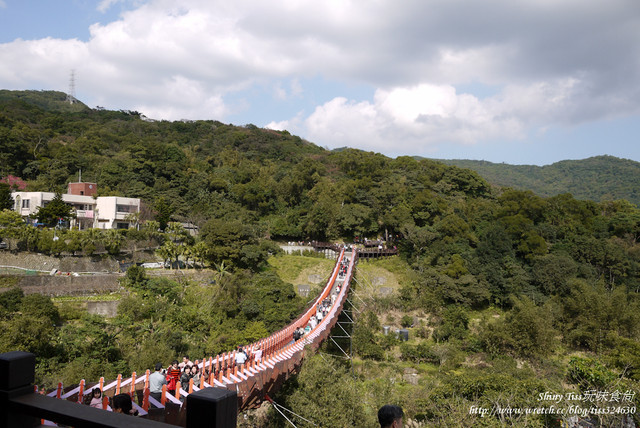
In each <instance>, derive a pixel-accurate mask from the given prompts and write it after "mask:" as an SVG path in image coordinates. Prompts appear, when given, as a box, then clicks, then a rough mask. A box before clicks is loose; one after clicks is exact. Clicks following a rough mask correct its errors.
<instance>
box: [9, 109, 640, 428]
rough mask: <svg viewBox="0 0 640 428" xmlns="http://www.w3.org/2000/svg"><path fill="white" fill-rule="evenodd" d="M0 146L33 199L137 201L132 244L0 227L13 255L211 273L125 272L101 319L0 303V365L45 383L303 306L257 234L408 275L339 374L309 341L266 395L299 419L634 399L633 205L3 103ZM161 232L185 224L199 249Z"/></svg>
mask: <svg viewBox="0 0 640 428" xmlns="http://www.w3.org/2000/svg"><path fill="white" fill-rule="evenodd" d="M0 145H1V147H2V150H1V151H0V153H1V156H2V157H3V158H2V164H1V165H2V168H4V169H3V170H2V171H1V172H2V174H3V175H7V174H12V175H16V176H20V177H22V178H23V179H25V180H26V181H27V184H28V186H29V189H31V190H48V191H52V190H58V191H60V190H62V189H63V188H64V186H65V185H66V183H67V181H68V180H70V179H72V178H73V177H74V174H76V169H77V168H82V171H83V177H85V178H86V179H87V180H91V181H95V182H97V183H98V188H99V191H100V193H101V194H103V195H105V194H119V195H123V196H131V197H140V198H142V199H143V201H144V202H145V206H146V207H147V209H145V210H143V212H142V214H141V216H140V218H139V219H137V220H138V221H139V222H140V224H141V230H139V231H138V230H128V231H107V232H102V231H88V232H84V231H83V232H80V231H74V230H71V231H57V233H59V235H58V236H60V239H58V240H57V241H53V239H52V236H53V231H52V230H48V229H42V230H39V229H34V228H30V227H24V226H21V225H20V224H19V219H17V218H16V214H15V213H12V212H10V211H2V212H0V226H2V228H0V234H1V236H2V237H7V238H10V239H11V240H12V241H11V242H12V248H11V249H12V250H15V251H39V252H44V253H48V254H53V255H60V254H69V255H72V254H80V253H83V254H94V253H96V252H101V253H108V254H112V255H113V254H118V253H119V252H121V250H122V249H123V248H124V247H127V248H128V249H131V248H133V251H134V252H135V251H136V248H140V247H153V246H157V247H159V250H158V254H159V255H160V257H161V258H162V259H164V260H166V261H170V262H177V261H178V260H182V261H193V262H194V263H193V264H192V266H194V267H196V266H197V267H198V268H200V267H206V266H208V267H211V268H213V269H212V270H211V271H209V278H208V281H201V282H193V283H192V282H188V281H184V280H179V281H177V280H175V279H174V278H167V277H158V276H150V275H148V274H147V272H146V271H144V270H143V269H141V268H137V267H135V268H131V269H129V271H128V272H127V275H126V277H125V279H124V280H123V285H124V286H125V288H126V290H127V293H126V295H125V296H124V297H123V298H122V300H121V301H120V305H119V308H118V316H117V317H116V318H114V319H111V320H106V319H104V318H101V317H95V316H93V317H90V316H87V315H82V314H79V313H78V311H73V310H69V308H65V307H60V308H57V307H55V306H52V305H51V304H50V302H49V301H48V299H46V298H35V297H30V296H26V297H25V296H22V294H21V293H20V292H18V291H15V290H11V291H9V292H6V293H3V294H0V311H1V312H0V316H1V321H0V322H1V323H2V325H1V326H0V327H1V328H0V332H1V333H0V351H2V350H9V349H26V350H31V351H34V352H36V353H37V354H38V355H39V356H40V358H41V359H40V361H41V364H40V366H39V369H38V370H39V372H38V374H39V379H40V380H42V381H44V382H45V383H53V382H54V381H56V382H57V380H58V379H59V378H61V377H62V378H64V379H65V380H77V379H79V378H80V377H86V378H96V377H97V376H98V374H100V375H105V376H107V377H108V376H109V375H112V374H115V373H117V372H118V371H123V372H124V371H128V370H131V369H136V370H140V369H144V368H148V367H150V366H151V365H152V364H153V363H155V362H156V360H160V361H163V362H168V361H169V360H171V359H173V358H175V357H176V356H177V355H179V354H180V353H184V352H188V353H190V354H191V356H192V358H193V357H197V356H204V355H205V354H206V355H209V354H210V353H217V352H220V351H227V350H229V349H231V348H232V347H233V346H235V345H237V344H241V343H246V342H248V341H251V340H255V339H257V338H260V337H262V336H264V335H266V334H267V333H268V332H270V331H273V330H275V329H277V328H279V327H280V326H282V325H284V324H286V323H287V322H288V321H289V320H291V319H292V318H293V317H294V316H295V315H296V314H297V313H299V311H300V310H301V307H302V306H303V304H302V302H301V301H300V299H299V298H297V297H296V296H295V293H294V292H293V287H292V286H291V285H290V284H287V283H285V282H283V281H282V280H281V279H280V278H279V277H278V276H277V275H275V273H274V269H273V268H270V267H269V264H268V263H266V261H267V259H268V258H269V257H273V256H274V255H275V256H276V257H277V253H278V249H277V246H275V244H274V243H273V241H272V239H282V240H302V239H305V240H306V239H321V240H325V239H330V240H346V241H349V240H350V239H351V238H354V237H356V236H358V237H362V236H366V237H369V238H377V237H387V236H388V237H389V238H393V239H394V241H393V242H392V243H390V245H397V246H398V249H399V250H400V258H401V261H402V263H396V264H395V265H396V266H400V265H402V266H404V269H405V270H406V271H404V272H402V274H401V277H402V278H403V280H402V282H401V283H400V287H399V289H398V290H397V291H398V292H397V293H393V294H392V295H390V296H387V297H379V296H373V297H370V298H365V299H363V300H362V302H361V303H359V304H362V305H364V306H363V307H362V308H360V309H361V310H359V311H356V313H357V315H354V316H355V317H356V323H355V325H353V329H352V331H351V332H352V334H353V343H352V344H353V352H354V355H355V356H356V361H355V363H354V364H355V366H354V370H353V372H351V371H350V370H349V369H348V367H346V366H345V365H344V364H343V363H341V362H339V361H337V359H336V360H330V362H327V361H326V358H327V357H325V356H324V354H325V353H331V352H334V351H336V349H334V347H332V346H331V345H325V348H323V349H322V352H323V354H322V355H321V356H315V357H312V358H309V360H308V361H307V363H305V365H304V366H303V370H302V372H301V373H300V375H299V376H298V378H297V379H295V380H294V381H293V382H291V383H290V384H288V385H287V386H286V387H285V389H284V390H283V391H282V393H281V394H280V395H279V396H278V397H277V399H278V400H281V401H282V402H283V403H285V404H286V405H288V406H291V407H294V408H295V409H296V411H297V412H298V413H300V414H304V415H307V416H308V417H310V418H311V419H312V420H314V421H316V423H319V424H322V425H323V426H371V425H372V424H373V423H374V421H375V411H376V409H377V407H379V406H380V405H382V404H384V403H386V402H395V403H399V404H401V405H402V406H403V407H404V408H405V411H406V412H407V416H408V418H411V419H414V420H419V421H423V422H425V424H426V425H428V426H443V427H444V426H472V425H474V426H496V425H497V424H501V425H507V426H554V424H557V420H555V419H553V418H549V417H545V416H542V415H517V416H516V415H510V416H508V417H505V416H501V417H495V416H494V417H492V418H486V419H485V418H481V417H480V416H478V415H476V414H471V413H470V412H469V409H470V406H472V405H475V406H485V407H492V406H497V405H499V406H502V407H504V406H511V407H519V408H524V407H537V406H540V405H541V404H540V402H539V400H538V398H537V397H538V394H539V393H541V392H544V391H557V392H562V391H565V390H571V391H585V390H588V389H589V388H596V389H597V388H600V389H603V390H607V391H608V390H614V389H618V390H633V391H638V382H639V381H640V294H639V293H640V277H639V275H638V274H639V271H640V241H639V240H640V210H639V209H638V208H637V207H636V206H635V205H632V204H631V203H629V202H627V201H625V200H610V199H613V198H609V197H608V196H617V194H615V193H610V194H608V195H606V196H604V197H601V196H602V195H599V196H598V197H597V198H596V199H597V201H592V200H580V199H576V197H574V195H572V194H570V193H565V192H563V193H560V194H555V195H553V196H550V197H542V196H539V195H537V194H536V193H534V192H533V191H531V190H518V189H512V188H492V187H491V186H490V185H489V184H488V183H487V182H486V181H485V180H484V179H483V178H481V177H480V176H479V175H478V174H477V173H474V172H472V171H470V170H468V169H462V168H459V167H456V166H446V165H444V164H442V163H439V162H435V161H431V160H426V159H423V160H416V159H414V158H410V157H399V158H397V159H389V158H387V157H385V156H383V155H380V154H376V153H366V152H362V151H358V150H352V149H346V150H341V151H336V152H328V151H326V150H323V149H321V148H319V147H317V146H314V145H313V144H310V143H308V142H305V141H303V140H301V139H300V138H298V137H294V136H291V135H289V133H287V132H275V131H270V130H264V129H258V128H256V127H255V126H253V125H247V126H244V127H237V126H232V125H225V124H222V123H220V122H215V121H196V122H164V121H163V122H147V121H144V120H143V119H142V118H141V117H140V115H139V114H137V113H136V112H112V111H102V110H89V109H84V110H81V111H77V112H73V113H69V112H67V113H62V112H60V111H58V110H55V109H54V110H51V109H49V107H47V108H41V107H38V106H37V105H34V104H33V103H29V102H25V101H24V100H16V99H13V100H10V101H2V99H0ZM567 165H568V166H567ZM565 166H567V168H568V169H567V171H568V174H567V175H570V174H571V173H572V170H571V164H566V165H565ZM611 174H615V175H616V179H619V180H618V181H619V182H620V181H621V180H622V179H623V178H624V177H621V176H624V175H625V174H621V173H620V172H619V171H618V172H615V173H614V172H612V173H611ZM556 181H558V180H556ZM582 181H584V182H585V183H588V180H585V179H582ZM590 186H591V187H592V188H597V187H598V184H593V182H591V184H590ZM558 189H559V187H558ZM607 192H609V190H607ZM580 196H584V195H580ZM587 196H588V195H587ZM630 199H632V198H630ZM178 220H179V221H182V220H188V221H191V222H193V223H195V224H197V225H198V226H199V227H200V234H199V236H198V237H196V238H193V237H191V236H189V235H188V234H187V233H186V232H185V231H184V230H183V229H181V227H180V225H179V224H178V223H176V222H175V221H178ZM273 265H277V263H273ZM398 269H400V268H398ZM292 270H294V269H292ZM298 270H299V269H298ZM283 271H284V269H283ZM368 282H370V281H368V280H367V281H364V280H363V281H362V282H361V283H362V284H365V283H368ZM359 284H360V282H359ZM358 286H360V285H358ZM383 325H391V326H392V327H394V328H396V327H397V328H400V327H406V328H408V329H409V331H410V337H411V339H410V340H409V341H408V342H404V343H401V342H400V341H399V340H398V339H397V338H396V337H395V336H394V335H393V334H390V335H384V334H383V333H382V326H383ZM335 353H336V354H337V355H340V354H339V353H338V352H335ZM329 358H334V357H329ZM405 369H410V370H415V371H416V372H417V374H418V375H419V378H420V380H419V381H418V382H410V381H409V380H408V378H407V375H408V373H405V372H404V370H405ZM634 400H635V401H634V402H633V404H637V402H638V396H636V398H635V399H634ZM619 419H620V418H619V417H618V419H615V418H613V419H611V418H610V419H607V418H606V417H604V416H603V417H602V418H600V422H602V423H603V424H605V425H606V424H609V425H611V426H612V424H614V422H617V423H618V424H619V422H620V420H619ZM636 422H638V421H637V418H636ZM276 424H281V425H282V426H284V425H285V422H284V421H283V420H282V419H278V416H277V415H275V414H273V415H271V421H270V422H269V423H268V424H267V425H268V426H275V425H276Z"/></svg>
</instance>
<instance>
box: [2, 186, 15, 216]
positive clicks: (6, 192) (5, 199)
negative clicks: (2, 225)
mask: <svg viewBox="0 0 640 428" xmlns="http://www.w3.org/2000/svg"><path fill="white" fill-rule="evenodd" d="M12 208H13V198H12V197H11V187H9V185H8V184H7V183H2V182H0V211H2V210H10V209H12Z"/></svg>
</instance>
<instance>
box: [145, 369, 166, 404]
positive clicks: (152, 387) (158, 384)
mask: <svg viewBox="0 0 640 428" xmlns="http://www.w3.org/2000/svg"><path fill="white" fill-rule="evenodd" d="M155 369H156V371H154V372H153V373H151V375H150V376H149V393H150V395H151V396H152V397H153V398H154V399H155V400H156V401H160V399H161V398H162V385H166V384H167V378H166V377H165V375H164V374H162V363H156V367H155Z"/></svg>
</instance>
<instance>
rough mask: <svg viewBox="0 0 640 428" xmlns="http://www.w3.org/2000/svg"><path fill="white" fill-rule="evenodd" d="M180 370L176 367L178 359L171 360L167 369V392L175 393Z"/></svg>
mask: <svg viewBox="0 0 640 428" xmlns="http://www.w3.org/2000/svg"><path fill="white" fill-rule="evenodd" d="M180 375H181V370H180V367H178V360H173V362H172V363H171V365H170V366H169V368H168V369H167V391H168V392H169V394H175V393H176V387H177V383H178V381H179V380H180Z"/></svg>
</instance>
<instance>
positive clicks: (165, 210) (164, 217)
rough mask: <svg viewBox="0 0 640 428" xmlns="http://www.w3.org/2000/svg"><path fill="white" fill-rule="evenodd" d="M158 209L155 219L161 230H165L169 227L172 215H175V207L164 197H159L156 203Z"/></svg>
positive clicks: (155, 206)
mask: <svg viewBox="0 0 640 428" xmlns="http://www.w3.org/2000/svg"><path fill="white" fill-rule="evenodd" d="M154 208H155V210H156V217H155V220H156V221H157V222H158V225H159V227H160V229H161V230H164V229H165V228H166V227H167V224H168V223H169V221H171V216H172V215H173V208H172V207H171V204H169V203H168V202H167V200H166V199H165V198H164V197H159V198H158V199H157V200H156V203H155V205H154Z"/></svg>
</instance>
